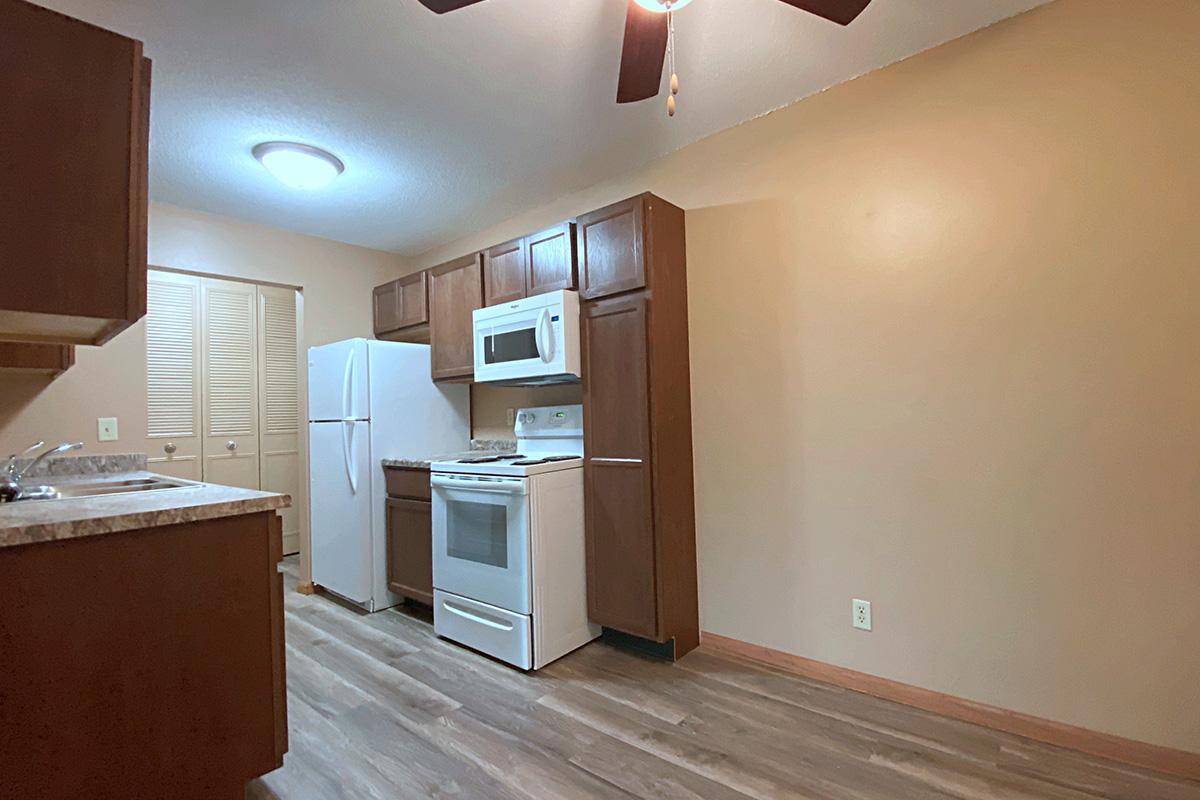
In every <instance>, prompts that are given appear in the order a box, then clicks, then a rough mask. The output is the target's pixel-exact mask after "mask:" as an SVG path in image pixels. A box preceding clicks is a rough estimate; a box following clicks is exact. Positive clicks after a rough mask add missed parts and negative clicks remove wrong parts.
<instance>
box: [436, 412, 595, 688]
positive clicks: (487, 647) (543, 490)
mask: <svg viewBox="0 0 1200 800" xmlns="http://www.w3.org/2000/svg"><path fill="white" fill-rule="evenodd" d="M514 432H515V433H516V436H517V452H516V453H509V454H504V455H497V454H484V453H481V454H480V455H478V456H472V457H470V458H464V459H459V460H457V461H438V462H434V463H433V465H432V467H431V470H432V474H431V477H430V485H431V487H432V490H433V587H434V591H433V603H434V605H433V626H434V630H435V631H436V632H437V634H438V635H439V636H442V637H445V638H447V639H452V640H454V641H457V642H459V643H461V644H465V645H467V646H468V647H471V648H473V649H475V650H479V651H481V652H484V653H487V654H488V655H491V656H493V657H495V658H498V659H500V660H502V661H506V662H508V663H510V664H513V665H514V666H517V667H520V668H521V669H538V668H540V667H542V666H545V665H546V664H548V663H550V662H551V661H553V660H554V659H556V658H559V657H560V656H563V655H565V654H567V653H569V652H570V651H571V650H574V649H575V648H577V647H580V646H582V645H584V644H586V643H587V642H589V641H591V640H592V639H594V638H596V637H597V636H599V635H600V628H599V627H598V626H595V625H591V624H590V623H589V622H588V620H587V583H586V581H587V579H586V566H585V561H584V551H585V547H584V536H583V407H582V406H578V405H575V406H552V407H546V408H523V409H521V410H520V412H518V414H517V419H516V426H515V428H514Z"/></svg>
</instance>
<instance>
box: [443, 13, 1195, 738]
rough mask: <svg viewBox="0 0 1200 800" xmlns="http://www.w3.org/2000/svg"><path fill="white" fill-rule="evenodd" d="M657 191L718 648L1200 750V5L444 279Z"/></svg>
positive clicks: (921, 69) (749, 160) (1092, 38)
mask: <svg viewBox="0 0 1200 800" xmlns="http://www.w3.org/2000/svg"><path fill="white" fill-rule="evenodd" d="M695 79H701V80H702V79H703V76H693V80H695ZM647 112H648V113H649V112H650V109H649V107H647ZM647 189H649V190H652V191H655V192H657V193H659V194H661V195H662V196H664V197H666V198H667V199H669V200H671V201H673V202H675V203H678V204H680V205H682V206H683V207H685V208H686V209H688V214H687V228H688V270H689V280H690V286H689V301H690V304H691V331H692V333H691V336H692V369H693V373H692V398H693V408H694V424H695V433H694V439H695V451H696V487H697V493H698V496H697V511H698V525H699V539H700V567H701V600H702V613H703V626H704V628H705V629H706V630H709V631H712V632H714V633H719V634H724V635H727V636H733V637H737V638H740V639H745V640H749V641H751V642H755V643H759V644H764V645H767V646H770V647H775V648H779V649H783V650H787V651H790V652H793V653H799V654H802V655H805V656H809V657H813V658H817V659H821V660H823V661H828V662H832V663H835V664H840V665H845V666H848V667H852V668H854V669H858V670H862V671H865V672H869V673H873V674H877V675H882V676H886V677H889V678H893V679H896V680H900V681H905V682H909V683H913V684H917V685H920V686H925V687H929V688H932V689H936V690H940V691H944V692H949V693H951V694H955V695H960V696H963V697H968V698H972V699H976V700H980V701H984V702H988V703H994V704H997V705H1000V706H1003V707H1007V708H1011V709H1017V710H1020V711H1024V712H1028V713H1032V714H1037V715H1040V716H1045V717H1049V718H1052V719H1057V720H1063V721H1067V722H1071V723H1075V724H1079V725H1084V726H1087V727H1090V728H1094V729H1098V730H1102V731H1107V732H1111V733H1114V734H1120V735H1125V736H1129V737H1133V738H1136V739H1141V740H1145V741H1149V742H1154V743H1158V744H1163V745H1170V746H1174V747H1179V748H1183V749H1187V750H1191V751H1200V691H1197V684H1196V680H1197V675H1200V588H1198V587H1200V583H1198V580H1200V578H1198V576H1200V225H1198V224H1197V222H1196V213H1197V211H1196V209H1197V202H1198V200H1197V198H1200V3H1197V2H1195V0H1150V1H1149V2H1145V3H1127V2H1124V1H1123V0H1060V1H1059V2H1057V3H1054V4H1051V5H1049V6H1045V7H1042V8H1040V9H1037V10H1035V11H1033V12H1030V13H1028V14H1025V15H1023V16H1021V17H1018V18H1016V19H1013V20H1010V21H1007V22H1004V23H1001V24H998V25H996V26H994V27H992V28H990V29H987V30H985V31H982V32H979V33H978V34H975V35H972V36H969V37H967V38H965V39H961V40H958V41H955V42H951V43H949V44H947V45H945V46H943V47H940V48H938V49H936V50H933V51H930V52H928V53H925V54H922V55H919V56H917V57H914V58H911V59H909V60H907V61H905V62H902V63H900V64H897V65H894V66H892V67H889V68H887V69H884V70H882V71H879V72H876V73H873V74H871V75H868V76H866V77H863V78H861V79H859V80H856V81H853V82H851V83H848V84H844V85H842V86H839V87H836V88H834V89H832V90H830V91H827V92H825V93H823V94H821V95H818V96H815V97H812V98H809V99H807V100H805V101H802V102H800V103H798V104H796V105H794V106H791V107H789V108H787V109H785V110H782V111H779V112H776V113H773V114H771V115H769V116H767V117H765V118H761V119H759V120H756V121H754V122H751V123H748V124H745V125H742V126H740V127H738V128H735V129H732V130H729V131H725V132H723V133H720V134H718V135H716V136H713V137H711V138H709V139H707V140H704V141H701V142H699V143H697V144H694V145H692V146H690V147H688V148H686V149H684V150H682V151H680V152H677V153H675V154H673V155H671V156H668V157H666V158H664V159H662V160H660V161H657V162H655V163H654V164H652V165H651V166H649V167H648V168H646V169H644V170H642V171H640V172H638V173H636V174H632V175H628V176H624V177H622V178H620V179H617V180H613V181H611V182H608V183H605V184H602V185H599V186H595V187H593V188H591V189H589V190H587V191H584V192H580V193H578V194H575V195H572V196H569V197H565V198H562V199H561V200H559V201H556V202H554V203H552V204H550V205H548V206H546V207H543V208H539V209H536V210H534V211H531V212H529V213H527V214H524V215H522V216H520V217H519V218H516V219H514V220H511V221H509V222H507V223H505V224H503V225H500V226H497V227H494V228H492V229H490V230H487V231H483V232H481V233H480V234H479V235H476V236H471V237H469V238H465V239H462V240H460V241H458V242H454V243H452V244H450V245H448V246H446V247H444V248H440V249H439V250H438V251H436V252H431V253H428V254H426V255H425V256H423V257H422V258H421V259H419V262H420V264H421V265H422V266H424V265H427V264H432V263H436V262H438V261H442V260H445V259H446V258H449V257H451V256H455V255H458V254H460V253H463V252H466V251H469V250H473V249H476V248H479V247H482V246H485V245H489V244H492V243H494V242H499V241H504V240H506V239H508V238H511V237H513V236H516V235H519V234H521V233H523V232H526V231H529V230H536V229H537V228H539V227H541V226H543V225H545V224H548V223H551V222H553V221H555V220H558V219H562V218H565V217H567V216H570V215H573V214H577V213H581V212H584V211H587V210H589V209H592V208H595V207H598V206H600V205H602V204H605V203H608V202H611V201H613V200H616V199H619V198H621V197H624V196H628V195H630V194H633V193H636V192H639V191H643V190H647ZM853 597H860V598H865V599H868V600H871V601H872V602H873V604H874V607H873V611H874V618H875V620H874V621H875V630H874V632H872V633H863V632H859V631H854V630H852V629H851V626H850V600H851V598H853Z"/></svg>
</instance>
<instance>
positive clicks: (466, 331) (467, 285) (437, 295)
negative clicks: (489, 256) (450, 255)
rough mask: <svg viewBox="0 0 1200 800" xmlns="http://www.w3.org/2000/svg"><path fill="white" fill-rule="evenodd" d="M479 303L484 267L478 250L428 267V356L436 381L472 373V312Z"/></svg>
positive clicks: (473, 356)
mask: <svg viewBox="0 0 1200 800" xmlns="http://www.w3.org/2000/svg"><path fill="white" fill-rule="evenodd" d="M482 305H483V269H482V267H481V266H480V258H479V254H478V253H476V254H475V255H470V256H466V257H464V258H460V259H456V260H454V261H450V262H447V263H445V264H442V265H441V266H437V267H433V268H432V269H430V270H429V327H430V344H431V345H432V348H431V353H430V358H431V362H432V372H433V379H434V380H435V381H441V380H456V381H462V380H467V381H469V380H470V379H471V378H472V377H474V375H475V330H474V324H473V321H472V319H471V312H472V311H474V310H475V309H477V308H480V307H482Z"/></svg>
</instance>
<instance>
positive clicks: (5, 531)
mask: <svg viewBox="0 0 1200 800" xmlns="http://www.w3.org/2000/svg"><path fill="white" fill-rule="evenodd" d="M150 477H159V478H162V477H165V476H161V475H155V474H154V473H151V472H120V473H111V472H110V473H105V474H102V475H98V474H95V473H93V474H87V475H74V476H72V477H71V478H64V479H62V480H57V481H51V482H52V483H53V484H54V485H55V486H59V487H61V486H67V485H69V484H71V483H74V482H78V481H94V480H97V479H101V478H102V479H104V480H113V481H118V480H132V479H139V478H150ZM167 480H175V479H174V478H167ZM291 504H292V498H291V497H289V496H288V495H286V494H274V493H272V492H258V491H253V490H250V489H238V488H234V487H232V486H220V485H217V484H213V483H191V482H188V485H187V486H182V487H179V488H175V489H155V490H152V491H146V492H130V493H127V494H115V495H100V496H96V497H75V498H65V499H62V500H27V501H24V502H20V503H5V504H0V548H3V547H16V546H18V545H24V544H34V543H37V542H52V541H61V540H63V539H77V538H81V537H84V536H98V535H101V534H105V533H118V532H120V531H130V530H137V529H138V528H154V527H158V526H160V525H175V524H178V523H182V522H199V521H201V520H206V519H217V518H219V517H233V516H237V515H239V514H253V513H256V512H259V511H272V510H275V509H279V508H286V507H288V506H290V505H291Z"/></svg>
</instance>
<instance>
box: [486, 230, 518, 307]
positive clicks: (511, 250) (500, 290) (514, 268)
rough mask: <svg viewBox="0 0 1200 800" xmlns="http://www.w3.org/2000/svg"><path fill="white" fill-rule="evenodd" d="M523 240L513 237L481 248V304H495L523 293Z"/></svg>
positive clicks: (513, 298)
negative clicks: (509, 240) (486, 247)
mask: <svg viewBox="0 0 1200 800" xmlns="http://www.w3.org/2000/svg"><path fill="white" fill-rule="evenodd" d="M527 263H528V260H527V259H526V257H525V240H524V239H514V240H513V241H511V242H505V243H504V244H498V245H496V246H495V247H489V248H488V249H487V250H485V251H483V304H484V305H485V306H496V305H500V304H501V303H511V302H512V301H513V300H520V299H521V298H522V297H525V296H527V291H526V286H525V280H526V278H525V272H526V264H527Z"/></svg>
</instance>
